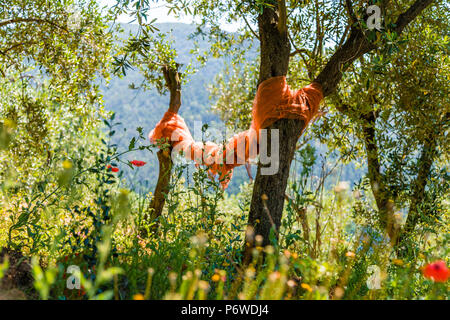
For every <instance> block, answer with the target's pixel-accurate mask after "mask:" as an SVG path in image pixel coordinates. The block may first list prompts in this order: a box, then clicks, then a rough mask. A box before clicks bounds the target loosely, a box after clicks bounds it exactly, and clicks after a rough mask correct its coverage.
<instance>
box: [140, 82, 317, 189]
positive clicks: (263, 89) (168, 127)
mask: <svg viewBox="0 0 450 320" xmlns="http://www.w3.org/2000/svg"><path fill="white" fill-rule="evenodd" d="M322 98H323V93H322V89H321V86H320V84H319V83H316V82H313V83H311V84H310V85H308V86H306V87H304V88H302V89H300V90H297V91H292V90H291V89H290V88H289V85H288V84H287V82H286V77H284V76H280V77H273V78H270V79H267V80H266V81H263V82H262V83H261V84H260V85H259V87H258V91H257V93H256V97H255V100H254V101H253V110H252V119H253V120H252V123H251V127H250V129H249V130H247V131H243V132H240V133H238V134H236V135H234V136H233V137H232V138H230V139H229V140H228V142H227V143H226V144H225V145H219V144H216V143H213V142H206V143H202V142H195V141H194V139H193V138H192V135H191V133H190V132H189V129H188V127H187V126H186V123H185V122H184V120H183V118H182V117H181V116H180V115H178V114H177V113H174V112H170V111H167V112H166V113H165V114H164V116H163V118H162V119H161V121H159V122H158V124H157V125H156V127H155V128H154V129H153V130H152V131H151V132H150V134H149V138H150V141H152V142H153V143H155V142H156V141H157V140H160V139H162V138H166V139H168V141H170V143H171V145H172V147H173V148H174V151H176V152H179V151H183V152H184V154H185V155H186V157H187V158H188V159H191V160H194V161H195V162H196V163H197V164H198V165H207V166H208V168H209V171H210V172H211V173H212V174H214V175H215V174H219V179H220V182H221V184H222V187H223V188H226V187H227V186H228V183H229V182H230V179H231V177H232V175H233V168H234V167H237V166H240V165H242V164H245V163H247V162H248V161H249V160H250V159H253V158H255V157H256V156H257V154H258V152H259V148H258V141H259V134H258V133H259V130H260V129H264V128H267V127H269V126H270V125H272V124H273V123H274V122H276V121H277V120H279V119H286V118H287V119H299V120H303V121H304V122H305V126H304V127H306V126H307V125H308V123H309V122H310V121H311V120H313V119H314V118H316V117H317V116H318V115H319V114H320V113H319V104H320V101H321V100H322Z"/></svg>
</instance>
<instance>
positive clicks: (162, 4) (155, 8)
mask: <svg viewBox="0 0 450 320" xmlns="http://www.w3.org/2000/svg"><path fill="white" fill-rule="evenodd" d="M97 2H98V3H99V4H100V6H108V7H111V6H113V5H115V4H116V0H97ZM151 3H152V4H151V5H152V8H151V9H150V12H149V21H151V20H153V19H155V18H156V19H157V20H156V23H164V22H180V23H187V24H191V23H193V22H194V18H193V17H192V16H190V15H182V16H181V17H179V18H177V17H175V16H174V15H173V14H169V13H168V9H167V7H166V4H167V3H166V1H158V2H157V3H153V2H151ZM131 20H132V18H130V17H129V16H127V15H121V16H119V17H118V20H117V21H118V22H121V23H129V22H130V21H131ZM221 27H222V29H223V30H226V31H229V32H235V31H236V30H237V29H238V28H239V24H238V23H233V24H228V23H223V24H222V25H221Z"/></svg>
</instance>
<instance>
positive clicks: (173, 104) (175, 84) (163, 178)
mask: <svg viewBox="0 0 450 320" xmlns="http://www.w3.org/2000/svg"><path fill="white" fill-rule="evenodd" d="M178 67H179V66H178V65H177V66H176V69H173V68H170V67H169V66H164V67H163V68H162V71H163V74H164V78H165V81H166V86H167V88H168V89H169V92H170V101H169V108H168V111H171V112H175V113H178V111H179V110H180V107H181V80H180V74H179V73H178ZM171 152H172V150H171V148H168V149H166V150H159V151H158V153H157V156H158V161H159V176H158V182H157V184H156V188H155V193H154V194H153V198H152V201H151V202H150V205H149V207H148V210H147V212H146V213H145V215H144V221H145V224H146V225H147V224H150V223H152V222H153V225H152V226H151V228H150V230H151V232H152V233H154V232H156V231H157V230H158V227H159V221H158V218H159V217H160V216H161V214H162V211H163V208H164V204H165V202H166V195H167V193H168V192H169V183H170V175H171V173H172V164H173V163H172V158H171ZM141 235H142V236H143V237H146V236H147V229H145V226H144V228H142V229H141Z"/></svg>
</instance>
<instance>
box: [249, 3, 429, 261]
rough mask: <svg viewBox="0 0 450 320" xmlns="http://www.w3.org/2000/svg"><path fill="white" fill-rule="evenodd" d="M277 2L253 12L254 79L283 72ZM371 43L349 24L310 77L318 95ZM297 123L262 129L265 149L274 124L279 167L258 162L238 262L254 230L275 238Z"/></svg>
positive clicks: (283, 36)
mask: <svg viewBox="0 0 450 320" xmlns="http://www.w3.org/2000/svg"><path fill="white" fill-rule="evenodd" d="M432 1H433V0H417V1H416V2H415V3H414V4H413V5H412V6H411V7H410V8H409V9H408V10H407V11H405V12H404V13H403V14H401V15H400V16H399V17H398V19H397V20H396V23H395V28H394V29H393V31H395V32H397V34H400V33H401V32H402V31H403V30H404V28H405V27H406V25H407V24H408V23H409V22H411V21H412V20H413V19H414V18H415V17H416V16H417V15H418V14H419V13H420V12H422V11H423V10H424V9H425V8H426V7H427V6H428V5H429V4H430V3H431V2H432ZM278 4H279V6H278V9H277V10H275V9H273V8H272V7H267V6H266V7H265V8H264V10H263V13H262V14H261V15H260V16H259V17H258V26H259V38H260V53H261V64H260V75H259V81H258V83H261V82H262V81H264V80H266V79H268V78H270V77H275V76H283V75H286V74H287V71H288V67H289V54H290V44H289V39H288V33H287V27H286V8H285V1H284V0H279V1H278ZM374 48H375V46H374V45H373V44H371V43H370V42H369V41H368V39H367V37H366V35H365V34H364V33H363V31H362V30H361V29H359V28H358V27H352V28H351V32H350V34H349V37H348V38H347V40H346V41H345V43H344V44H343V45H342V46H341V47H340V48H339V49H337V51H336V52H335V53H334V55H333V56H332V57H331V58H330V60H329V62H328V63H327V64H326V65H325V67H324V68H323V70H322V71H321V72H320V73H319V75H318V76H317V77H316V79H315V80H314V81H315V82H317V83H319V84H321V86H322V89H323V95H324V97H325V96H328V95H330V94H331V93H332V92H333V91H334V90H335V89H336V87H337V85H338V83H339V81H340V80H341V78H342V72H344V71H345V70H346V69H347V68H348V66H349V65H350V64H352V63H353V61H355V60H356V59H358V58H359V57H361V56H362V55H363V54H365V53H367V52H369V51H370V50H372V49H374ZM303 127H304V123H303V122H302V121H298V120H288V119H281V120H278V121H277V122H275V123H274V124H273V125H272V126H271V127H269V128H268V129H269V130H268V143H267V145H268V147H267V149H268V150H271V147H270V142H271V135H270V129H279V170H278V172H277V173H276V174H274V175H261V167H262V166H263V165H262V164H261V163H259V164H258V170H257V174H256V179H255V184H254V188H253V195H252V201H251V206H250V212H249V218H248V227H247V232H246V236H245V246H244V264H246V263H249V261H250V258H251V252H252V249H253V247H254V245H255V238H256V236H257V235H259V236H261V237H262V245H268V244H270V239H269V236H270V230H271V229H272V228H274V229H275V230H274V236H275V238H276V240H277V239H278V229H279V227H280V225H281V218H282V214H283V207H284V198H285V191H286V187H287V181H288V177H289V171H290V166H291V161H292V158H293V156H294V151H295V146H296V143H297V140H298V138H299V136H300V133H301V131H302V129H303ZM269 156H270V154H269Z"/></svg>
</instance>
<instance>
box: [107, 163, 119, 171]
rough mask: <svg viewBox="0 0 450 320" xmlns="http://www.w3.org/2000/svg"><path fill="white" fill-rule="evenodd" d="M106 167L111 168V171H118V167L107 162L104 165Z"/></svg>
mask: <svg viewBox="0 0 450 320" xmlns="http://www.w3.org/2000/svg"><path fill="white" fill-rule="evenodd" d="M106 169H111V171H112V172H119V168H117V167H113V166H112V165H110V164H108V165H107V166H106Z"/></svg>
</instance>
